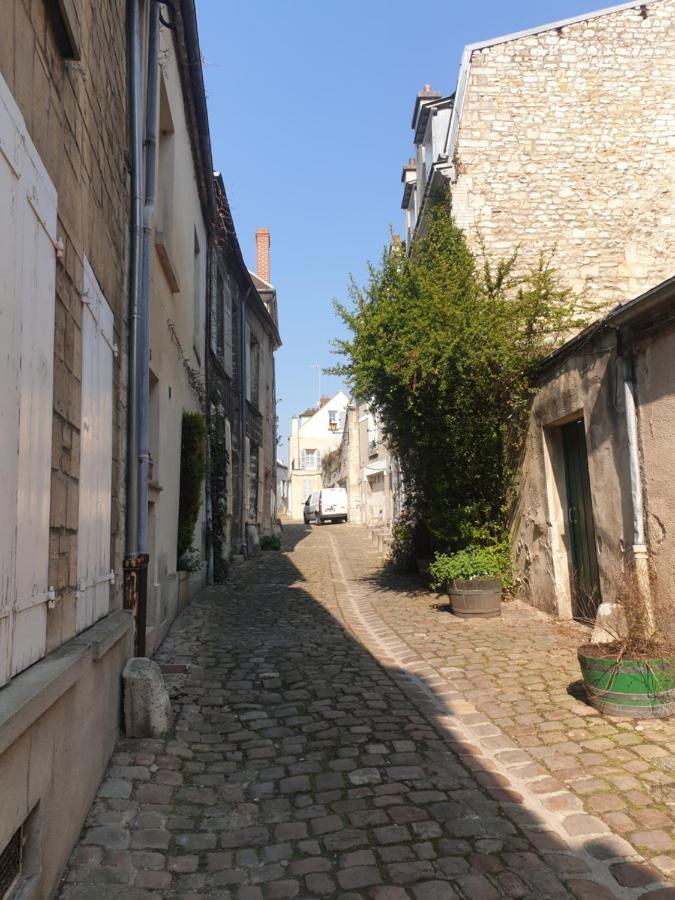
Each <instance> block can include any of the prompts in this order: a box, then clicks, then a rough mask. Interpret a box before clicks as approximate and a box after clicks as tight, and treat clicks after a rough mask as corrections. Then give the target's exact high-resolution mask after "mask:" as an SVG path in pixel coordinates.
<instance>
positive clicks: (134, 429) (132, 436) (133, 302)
mask: <svg viewBox="0 0 675 900" xmlns="http://www.w3.org/2000/svg"><path fill="white" fill-rule="evenodd" d="M128 9H129V129H130V138H131V139H130V151H131V227H130V248H129V257H130V258H129V399H128V402H129V421H128V424H127V441H128V452H127V504H126V505H127V520H126V556H127V558H128V559H135V557H136V556H137V555H138V465H137V464H138V446H139V445H138V340H139V333H138V318H139V297H140V286H141V255H140V247H141V223H142V220H143V199H142V194H143V162H142V155H143V143H142V134H141V94H142V79H141V16H140V0H129V7H128Z"/></svg>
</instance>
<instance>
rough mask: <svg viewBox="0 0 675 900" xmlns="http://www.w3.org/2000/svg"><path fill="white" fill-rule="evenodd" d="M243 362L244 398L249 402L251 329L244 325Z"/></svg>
mask: <svg viewBox="0 0 675 900" xmlns="http://www.w3.org/2000/svg"><path fill="white" fill-rule="evenodd" d="M244 334H245V340H244V364H245V374H246V399H247V400H248V402H249V403H250V402H251V329H250V328H249V327H248V325H246V326H245V332H244Z"/></svg>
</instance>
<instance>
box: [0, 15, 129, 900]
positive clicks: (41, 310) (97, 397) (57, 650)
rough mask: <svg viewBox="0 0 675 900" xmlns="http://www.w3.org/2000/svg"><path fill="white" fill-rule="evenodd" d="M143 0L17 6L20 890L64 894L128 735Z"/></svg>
mask: <svg viewBox="0 0 675 900" xmlns="http://www.w3.org/2000/svg"><path fill="white" fill-rule="evenodd" d="M125 6H126V5H125V3H123V2H121V0H113V2H111V3H110V4H108V5H107V6H106V11H105V14H101V9H100V7H99V4H97V3H94V2H89V0H84V2H81V3H77V4H74V3H60V4H50V3H42V2H39V3H33V4H30V14H29V12H28V7H29V5H28V4H26V3H24V2H22V0H8V2H7V3H6V4H3V25H2V29H1V32H2V33H1V36H0V234H1V235H2V240H1V241H0V257H1V259H0V285H1V287H0V320H1V321H2V327H1V328H0V345H1V349H0V381H1V382H2V398H1V399H0V417H1V418H2V428H3V437H2V445H1V450H0V457H1V465H2V478H0V505H1V506H2V510H3V515H2V525H0V571H1V572H2V576H1V578H0V797H1V798H2V801H1V803H0V806H1V808H2V813H1V814H0V853H2V852H3V851H5V850H7V851H8V853H7V856H8V859H9V860H10V861H11V862H10V863H8V865H7V866H4V865H3V867H2V872H1V873H0V878H1V879H2V882H1V883H0V893H1V894H3V895H4V894H5V891H6V890H7V888H8V885H11V884H12V883H14V884H15V885H16V886H17V890H20V891H21V892H22V896H26V897H28V896H30V897H48V896H51V892H52V889H53V886H54V885H55V884H56V882H57V881H58V878H59V876H60V873H61V870H62V868H63V865H64V864H65V862H66V859H67V856H68V853H69V851H70V847H71V846H72V844H73V843H74V842H75V840H76V839H77V836H78V833H79V830H80V825H81V822H82V820H83V818H84V815H85V813H86V811H87V809H88V808H89V804H90V802H91V799H92V797H93V795H94V793H95V791H96V788H97V786H98V782H99V781H100V778H101V776H102V774H103V771H104V769H105V765H106V763H107V760H108V757H109V755H110V753H111V752H112V748H113V746H114V742H115V740H116V737H117V726H118V710H119V704H120V673H121V670H122V667H123V665H124V663H125V662H126V660H127V658H128V657H129V655H130V653H131V644H132V630H133V623H132V619H131V616H130V615H129V614H128V613H127V612H125V611H124V610H122V609H121V607H122V582H123V579H122V559H123V554H124V474H125V432H126V381H125V373H126V304H127V265H126V263H127V253H128V234H129V230H128V222H129V190H128V173H127V165H126V153H127V137H128V133H127V92H126V78H127V75H126V59H127V57H126V38H125V29H124V22H125V17H126V10H125ZM102 98H105V102H102ZM84 747H86V748H87V752H86V753H82V752H80V750H81V748H84ZM13 847H21V848H22V852H21V853H19V854H13V853H12V848H13Z"/></svg>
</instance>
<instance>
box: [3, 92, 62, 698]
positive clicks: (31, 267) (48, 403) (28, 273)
mask: <svg viewBox="0 0 675 900" xmlns="http://www.w3.org/2000/svg"><path fill="white" fill-rule="evenodd" d="M0 198H2V200H1V202H0V422H1V423H2V438H1V439H0V472H1V476H2V477H0V510H1V514H0V684H3V683H4V682H6V681H7V680H8V679H9V678H11V677H12V676H13V675H15V674H16V673H17V672H20V671H21V670H22V669H25V668H26V667H27V666H29V665H31V663H34V662H35V661H36V660H38V659H40V658H41V657H42V656H44V653H45V647H46V635H47V608H46V601H47V591H48V583H47V578H48V568H49V502H50V491H51V441H52V415H53V376H54V298H55V289H56V285H55V279H56V261H55V253H54V241H55V240H56V205H57V195H56V190H55V188H54V185H53V184H52V182H51V180H50V179H49V176H48V175H47V172H46V171H45V169H44V166H43V165H42V162H41V160H40V157H39V156H38V153H37V150H36V149H35V147H34V146H33V143H32V142H31V140H30V137H29V135H28V133H27V132H26V128H25V123H24V121H23V118H22V116H21V113H20V112H19V110H18V108H17V106H16V104H15V103H14V99H13V97H12V95H11V93H10V91H9V88H8V87H7V85H6V83H5V81H4V80H3V79H2V77H1V76H0Z"/></svg>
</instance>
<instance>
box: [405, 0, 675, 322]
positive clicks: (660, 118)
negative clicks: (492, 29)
mask: <svg viewBox="0 0 675 900" xmlns="http://www.w3.org/2000/svg"><path fill="white" fill-rule="evenodd" d="M673 84H675V2H674V0H651V2H646V3H625V4H622V5H620V6H615V7H611V8H609V9H605V10H600V11H598V12H595V13H590V14H587V15H584V16H579V17H577V18H574V19H568V20H565V21H561V22H555V23H552V24H549V25H544V26H542V27H539V28H533V29H530V30H528V31H525V32H521V33H519V34H514V35H507V36H506V37H500V38H495V39H491V40H487V41H483V42H481V43H478V44H472V45H470V46H468V47H466V49H465V50H464V54H463V57H462V63H461V67H460V72H459V78H458V82H457V89H456V92H455V94H454V95H453V97H452V98H450V99H451V101H452V102H451V105H452V112H451V115H449V116H448V117H447V120H446V127H445V129H444V132H443V135H442V140H439V134H438V128H437V127H436V122H437V121H438V118H439V115H440V113H438V112H437V110H438V107H439V106H442V107H443V109H444V110H446V111H447V108H448V105H447V103H446V105H445V106H443V101H442V98H439V95H438V94H435V93H434V92H430V93H429V94H428V95H425V92H422V94H421V95H419V96H418V98H417V101H416V105H415V111H416V118H415V120H414V123H413V125H414V128H415V144H416V150H417V157H416V161H415V162H416V165H415V171H414V172H413V171H412V170H410V171H408V172H407V173H404V175H405V177H406V179H407V182H406V188H405V193H404V205H405V208H406V209H409V208H410V203H411V195H412V194H413V188H412V187H411V185H412V184H414V194H415V195H416V199H415V201H414V203H415V205H414V209H415V217H416V218H415V226H414V228H412V229H409V231H410V232H411V236H412V237H414V235H415V234H418V233H420V230H423V229H424V221H425V211H426V209H427V208H428V203H429V200H430V198H432V197H433V196H434V195H438V194H439V193H440V192H441V191H442V190H444V189H445V188H447V187H449V190H450V196H451V201H452V212H453V216H454V218H455V221H456V222H457V224H458V225H459V226H460V227H461V228H462V229H463V230H464V231H465V233H466V235H467V237H468V238H469V240H470V241H471V242H472V243H473V244H474V247H475V248H477V247H478V238H479V235H480V236H481V237H482V240H483V241H484V243H485V247H486V248H487V251H488V254H489V255H490V256H491V257H493V258H504V257H506V256H508V255H509V254H511V253H512V252H513V251H514V250H516V249H518V251H519V257H520V266H521V268H522V269H527V268H531V267H532V266H534V265H536V263H537V260H538V258H539V254H540V253H542V252H543V253H545V254H551V253H553V254H554V255H553V265H554V266H555V268H556V269H557V270H558V272H559V274H560V277H561V279H562V280H563V282H564V283H565V284H566V285H567V286H569V287H571V288H573V289H574V291H575V292H577V294H578V295H579V298H580V303H581V304H582V305H584V306H586V307H587V308H589V307H590V308H592V309H593V311H594V313H596V312H597V311H599V310H602V309H603V308H604V309H608V308H610V307H611V306H613V305H614V304H615V303H616V302H617V300H618V299H620V298H622V297H631V296H636V295H637V294H639V293H640V292H641V291H644V290H647V289H648V288H650V287H652V286H653V285H655V284H656V283H658V282H660V281H662V280H664V279H665V278H667V277H669V276H670V274H671V272H672V269H673V259H674V257H675V218H673V206H674V201H675V155H674V154H673V125H672V123H673V119H674V117H675V92H674V91H673ZM424 111H428V112H429V115H427V117H426V126H425V127H423V128H422V127H419V122H420V119H423V118H424V116H423V113H424ZM428 150H429V151H430V152H431V155H429V154H428V153H427V151H428Z"/></svg>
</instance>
